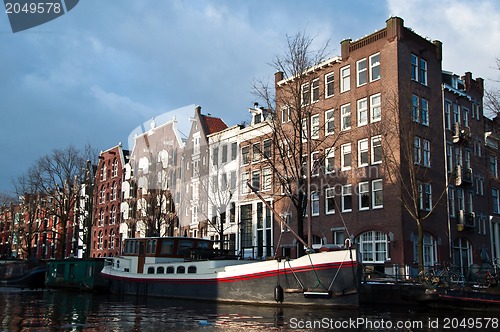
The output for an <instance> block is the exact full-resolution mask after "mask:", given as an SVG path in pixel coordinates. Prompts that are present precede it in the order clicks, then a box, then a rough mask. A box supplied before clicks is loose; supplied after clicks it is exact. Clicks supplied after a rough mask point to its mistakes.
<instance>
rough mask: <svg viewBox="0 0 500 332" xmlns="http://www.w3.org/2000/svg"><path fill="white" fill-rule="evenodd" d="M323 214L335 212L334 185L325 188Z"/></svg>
mask: <svg viewBox="0 0 500 332" xmlns="http://www.w3.org/2000/svg"><path fill="white" fill-rule="evenodd" d="M330 204H331V206H330ZM325 214H335V187H328V188H325Z"/></svg>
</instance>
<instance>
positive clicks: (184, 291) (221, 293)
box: [101, 237, 360, 307]
mask: <svg viewBox="0 0 500 332" xmlns="http://www.w3.org/2000/svg"><path fill="white" fill-rule="evenodd" d="M124 248H125V249H124V254H123V255H122V256H120V257H113V258H110V259H108V261H107V264H106V266H104V268H103V270H102V272H101V273H102V275H103V276H104V277H105V278H107V279H109V285H110V291H111V292H112V293H118V294H129V295H130V294H131V295H139V296H160V297H170V298H183V299H195V300H209V301H220V302H234V303H252V304H268V305H269V304H276V303H277V302H279V303H283V304H286V305H321V306H342V307H357V306H358V289H359V283H360V269H359V265H358V259H357V252H356V250H355V249H354V248H345V249H342V248H338V250H332V249H325V250H320V252H314V253H308V254H306V255H304V256H302V257H300V258H297V259H283V258H282V259H272V260H262V261H257V260H245V259H241V258H240V257H235V256H232V255H229V254H228V252H226V251H221V250H216V249H213V242H212V241H210V240H205V239H198V238H185V237H164V238H160V237H158V238H132V239H126V240H125V244H124Z"/></svg>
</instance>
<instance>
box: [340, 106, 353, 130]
mask: <svg viewBox="0 0 500 332" xmlns="http://www.w3.org/2000/svg"><path fill="white" fill-rule="evenodd" d="M340 114H341V118H340V126H341V130H348V129H351V104H345V105H342V106H340Z"/></svg>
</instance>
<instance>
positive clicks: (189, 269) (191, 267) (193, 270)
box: [188, 266, 196, 273]
mask: <svg viewBox="0 0 500 332" xmlns="http://www.w3.org/2000/svg"><path fill="white" fill-rule="evenodd" d="M188 273H196V266H190V267H188Z"/></svg>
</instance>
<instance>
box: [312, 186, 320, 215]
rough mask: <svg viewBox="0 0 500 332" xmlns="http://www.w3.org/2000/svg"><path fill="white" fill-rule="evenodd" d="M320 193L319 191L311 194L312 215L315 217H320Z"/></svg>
mask: <svg viewBox="0 0 500 332" xmlns="http://www.w3.org/2000/svg"><path fill="white" fill-rule="evenodd" d="M319 208H320V206H319V193H318V192H317V191H313V192H311V215H312V216H313V217H317V216H319Z"/></svg>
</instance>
